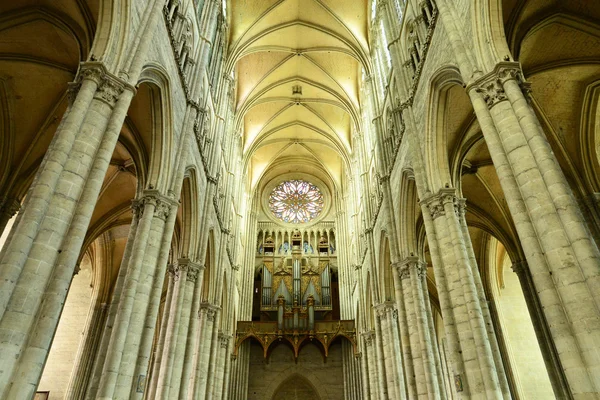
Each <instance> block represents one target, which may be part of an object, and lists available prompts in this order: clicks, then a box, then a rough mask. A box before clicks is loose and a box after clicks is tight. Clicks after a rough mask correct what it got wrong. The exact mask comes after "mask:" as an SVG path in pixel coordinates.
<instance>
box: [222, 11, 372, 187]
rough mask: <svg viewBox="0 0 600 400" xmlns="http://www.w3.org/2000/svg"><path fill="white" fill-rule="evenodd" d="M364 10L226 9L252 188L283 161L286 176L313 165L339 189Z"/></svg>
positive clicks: (354, 120)
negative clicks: (286, 163)
mask: <svg viewBox="0 0 600 400" xmlns="http://www.w3.org/2000/svg"><path fill="white" fill-rule="evenodd" d="M367 3H368V2H367V1H363V0H360V1H347V0H282V1H273V0H270V1H256V0H231V1H230V2H229V3H228V7H227V9H228V13H229V16H228V18H229V26H230V27H231V31H230V38H229V40H230V49H229V54H230V57H229V61H228V62H229V66H230V68H233V67H234V66H235V71H236V75H237V82H238V90H237V99H236V108H237V113H236V126H237V128H238V129H241V131H242V134H243V143H244V160H245V167H246V171H248V173H249V177H250V179H251V183H252V187H254V186H255V185H256V184H257V183H258V181H259V180H260V179H261V177H262V176H263V174H264V173H265V171H266V170H267V169H268V167H269V166H270V165H273V163H275V162H276V163H278V164H280V163H281V162H282V161H285V160H286V159H287V158H289V159H290V161H291V160H293V163H292V162H290V170H293V171H300V172H301V170H302V168H303V165H315V163H316V164H318V165H320V166H321V168H322V170H323V171H325V173H326V174H327V175H328V176H329V178H331V179H332V181H333V182H334V183H336V184H338V185H339V184H340V182H341V177H342V175H343V172H344V169H345V167H346V166H347V165H348V162H349V156H350V154H351V153H352V140H351V133H352V128H353V127H354V126H356V125H357V124H358V120H359V118H360V117H359V115H360V112H359V93H358V87H359V80H360V78H361V75H360V74H361V70H362V66H363V65H365V66H366V65H368V61H367V60H368V58H367V54H368V45H367V30H368V6H367ZM302 160H304V161H306V162H303V161H302Z"/></svg>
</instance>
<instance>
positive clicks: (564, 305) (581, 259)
mask: <svg viewBox="0 0 600 400" xmlns="http://www.w3.org/2000/svg"><path fill="white" fill-rule="evenodd" d="M521 86H525V89H527V87H526V83H525V82H524V81H523V78H522V75H521V72H520V66H519V65H518V64H516V63H511V62H502V63H499V64H498V65H497V66H496V67H495V69H494V71H492V72H491V73H489V74H487V75H485V76H483V77H481V78H480V79H479V80H478V81H476V82H474V83H472V84H471V85H469V86H468V87H467V91H468V93H469V95H470V97H471V101H472V103H473V107H474V109H475V113H476V115H477V118H478V120H479V121H480V124H481V127H482V131H483V133H484V137H485V139H486V142H487V143H488V147H489V148H490V154H491V156H492V160H493V161H494V166H495V168H496V171H497V173H498V177H499V179H500V183H501V185H502V188H503V191H504V193H505V196H506V200H507V203H508V206H509V209H510V211H511V214H512V216H513V219H514V221H515V226H516V229H517V232H518V234H519V238H520V240H521V244H522V246H523V250H524V252H525V255H526V258H527V261H528V264H529V268H530V271H531V277H532V280H533V282H534V285H535V288H536V291H537V293H538V295H539V298H540V302H541V304H542V307H543V308H544V312H545V315H546V319H547V321H548V324H549V326H550V332H551V334H552V338H553V340H554V343H555V344H556V350H557V353H558V356H559V359H560V361H561V364H562V368H563V371H564V374H565V376H566V378H567V381H568V382H569V388H564V386H563V390H561V392H565V391H569V390H570V391H571V392H572V394H573V396H574V397H575V398H577V397H578V396H585V393H589V392H594V391H600V378H598V376H600V374H599V373H598V371H599V368H600V356H598V355H597V353H596V352H594V351H592V350H591V347H590V343H592V342H594V341H598V338H599V337H600V326H599V325H598V324H596V323H593V324H590V321H597V320H598V315H599V314H600V311H599V309H600V306H599V296H600V294H599V292H600V290H599V286H598V285H599V284H600V273H599V272H598V271H599V268H598V265H599V264H600V261H599V260H600V253H599V252H598V248H597V246H596V244H595V242H594V241H593V239H592V237H591V234H590V232H589V230H588V228H587V226H586V223H585V221H584V220H583V217H582V215H581V212H580V210H579V207H578V205H577V203H576V201H575V199H574V197H573V194H572V192H571V190H570V188H569V185H568V183H567V181H566V178H565V177H564V175H563V173H562V171H561V170H560V166H559V164H558V162H557V160H556V158H555V156H554V155H553V153H552V150H551V148H550V145H549V143H548V141H547V139H546V137H545V135H544V133H543V130H542V128H541V127H540V124H539V122H538V120H537V118H536V116H535V114H534V112H533V110H532V109H531V107H530V106H529V104H528V103H527V100H526V96H525V95H524V94H523V91H522V90H523V89H522V88H521ZM584 326H586V327H587V328H583V327H584ZM592 347H593V346H592ZM556 383H560V382H556Z"/></svg>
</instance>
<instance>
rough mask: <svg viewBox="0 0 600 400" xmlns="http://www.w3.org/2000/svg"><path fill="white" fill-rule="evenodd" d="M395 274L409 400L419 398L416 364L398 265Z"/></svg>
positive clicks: (399, 327) (400, 336)
mask: <svg viewBox="0 0 600 400" xmlns="http://www.w3.org/2000/svg"><path fill="white" fill-rule="evenodd" d="M395 269H396V270H395V271H394V274H393V278H394V290H395V293H396V309H397V310H398V324H397V328H398V329H399V339H400V340H399V343H398V346H401V351H402V359H403V361H404V377H405V379H406V395H407V396H408V398H409V399H416V398H417V384H416V381H415V370H414V362H413V358H412V351H411V350H412V349H411V346H410V339H409V333H408V319H407V315H406V314H407V312H406V302H407V300H406V296H404V291H403V288H402V279H401V277H400V276H401V273H400V267H399V266H398V265H396V267H395Z"/></svg>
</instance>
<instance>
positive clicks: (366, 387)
mask: <svg viewBox="0 0 600 400" xmlns="http://www.w3.org/2000/svg"><path fill="white" fill-rule="evenodd" d="M362 347H363V351H362V352H361V353H360V370H361V375H362V377H363V382H362V383H363V384H362V394H363V399H370V398H371V387H370V380H371V379H370V376H369V368H368V367H367V355H366V354H367V353H366V350H367V349H366V347H367V345H366V343H365V341H363V346H362Z"/></svg>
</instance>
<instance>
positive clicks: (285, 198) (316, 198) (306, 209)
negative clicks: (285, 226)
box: [269, 179, 324, 224]
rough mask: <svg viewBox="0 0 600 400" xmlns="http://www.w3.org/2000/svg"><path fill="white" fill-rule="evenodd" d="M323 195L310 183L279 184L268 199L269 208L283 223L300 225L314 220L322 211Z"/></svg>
mask: <svg viewBox="0 0 600 400" xmlns="http://www.w3.org/2000/svg"><path fill="white" fill-rule="evenodd" d="M323 204H324V201H323V194H322V193H321V191H320V190H319V188H318V187H317V186H315V185H313V184H312V183H310V182H307V181H304V180H301V179H295V180H290V181H285V182H281V183H280V184H279V185H278V186H276V187H275V189H273V191H272V192H271V196H270V197H269V208H270V209H271V212H273V215H275V217H277V218H278V219H280V220H281V221H283V222H287V223H292V224H300V223H304V222H309V221H311V220H312V219H314V218H316V217H317V216H318V215H319V214H320V213H321V211H322V210H323Z"/></svg>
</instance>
